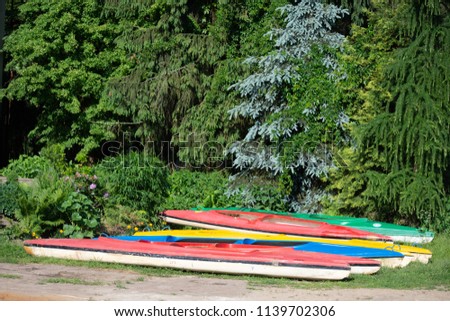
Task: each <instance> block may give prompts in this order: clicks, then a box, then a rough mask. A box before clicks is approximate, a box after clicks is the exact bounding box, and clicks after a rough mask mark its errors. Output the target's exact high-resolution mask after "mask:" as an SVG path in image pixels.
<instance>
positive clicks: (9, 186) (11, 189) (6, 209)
mask: <svg viewBox="0 0 450 321" xmlns="http://www.w3.org/2000/svg"><path fill="white" fill-rule="evenodd" d="M19 188H20V187H19V184H18V183H17V182H16V181H8V182H6V183H5V184H0V213H3V214H4V215H6V216H7V217H12V216H13V215H14V211H15V210H16V209H17V194H18V192H19Z"/></svg>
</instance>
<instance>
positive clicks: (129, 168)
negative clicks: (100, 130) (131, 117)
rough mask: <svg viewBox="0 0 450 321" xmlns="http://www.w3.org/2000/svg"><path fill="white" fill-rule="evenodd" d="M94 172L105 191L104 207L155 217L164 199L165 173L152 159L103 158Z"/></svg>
mask: <svg viewBox="0 0 450 321" xmlns="http://www.w3.org/2000/svg"><path fill="white" fill-rule="evenodd" d="M95 172H96V173H97V175H98V176H99V178H100V179H99V182H100V183H101V184H103V186H105V188H106V190H107V191H108V194H109V195H108V196H109V200H108V204H107V206H108V207H114V206H117V205H122V206H125V207H128V208H130V209H131V210H135V211H139V210H142V211H145V212H147V213H148V215H149V219H150V217H153V216H155V215H157V214H158V213H159V212H160V210H161V205H162V203H163V201H164V199H165V198H166V197H167V193H168V189H169V184H168V181H167V178H168V173H169V172H168V170H167V168H166V167H164V165H163V164H162V163H161V162H160V161H159V160H158V159H156V158H154V157H152V156H149V155H146V154H144V153H137V152H132V153H130V154H128V155H124V156H119V157H114V158H107V159H105V160H103V161H102V162H101V163H100V164H98V165H97V166H96V168H95Z"/></svg>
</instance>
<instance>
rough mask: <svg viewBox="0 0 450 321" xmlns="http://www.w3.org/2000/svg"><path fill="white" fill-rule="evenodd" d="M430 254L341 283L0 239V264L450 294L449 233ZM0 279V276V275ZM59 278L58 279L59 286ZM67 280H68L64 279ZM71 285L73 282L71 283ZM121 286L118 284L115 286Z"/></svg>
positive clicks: (438, 238) (264, 284)
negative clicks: (46, 250) (59, 254)
mask: <svg viewBox="0 0 450 321" xmlns="http://www.w3.org/2000/svg"><path fill="white" fill-rule="evenodd" d="M424 247H426V248H428V249H430V250H431V251H432V252H433V258H432V260H431V262H430V263H429V264H426V265H425V264H421V263H417V262H413V263H411V264H409V265H408V266H407V267H405V268H403V269H388V268H382V269H381V270H380V271H379V272H378V273H377V274H375V275H354V276H352V277H351V278H349V279H348V280H345V281H338V282H336V281H299V280H292V279H282V278H270V277H259V276H248V275H247V276H245V275H244V276H237V275H225V274H212V273H194V272H186V271H179V270H175V269H166V268H152V267H142V266H131V265H122V264H112V263H102V262H83V261H71V260H60V259H52V258H38V257H33V256H30V255H28V254H26V253H25V251H24V250H23V248H22V246H21V242H18V241H12V242H11V241H5V240H0V262H3V263H13V264H26V263H39V264H62V265H67V266H81V267H86V268H105V269H115V270H128V271H134V272H137V273H140V274H141V275H142V278H140V279H142V280H143V278H144V277H145V276H151V277H154V276H157V277H173V276H180V275H198V276H200V277H206V278H211V277H220V278H222V279H225V280H226V279H238V280H246V281H248V283H249V286H250V287H253V288H254V287H294V288H305V289H332V288H349V289H350V288H389V289H438V290H443V291H450V234H445V235H438V236H436V237H435V239H434V240H433V242H432V243H430V244H426V245H424ZM0 277H2V276H1V275H0ZM62 281H64V280H62V279H60V280H59V282H60V283H62ZM66 281H70V280H66ZM74 282H75V281H74ZM121 286H124V285H123V284H119V285H118V287H121Z"/></svg>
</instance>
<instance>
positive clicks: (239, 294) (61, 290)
mask: <svg viewBox="0 0 450 321" xmlns="http://www.w3.org/2000/svg"><path fill="white" fill-rule="evenodd" d="M68 281H73V282H69V283H68ZM293 282H295V281H294V280H293ZM0 300H3V301H44V300H50V301H65V300H69V301H87V300H89V301H223V300H232V301H236V300H239V301H242V300H246V301H330V300H331V301H358V300H375V301H449V300H450V292H449V291H438V290H390V289H331V290H305V289H298V288H291V287H270V286H264V287H259V286H258V287H255V286H254V285H249V283H248V282H247V281H245V280H233V279H231V280H230V279H221V278H214V277H208V278H204V277H200V276H192V275H188V276H176V277H150V276H143V275H141V274H139V273H136V272H131V271H125V270H123V271H122V270H109V269H92V268H86V267H68V266H62V265H48V264H26V265H18V264H5V263H0Z"/></svg>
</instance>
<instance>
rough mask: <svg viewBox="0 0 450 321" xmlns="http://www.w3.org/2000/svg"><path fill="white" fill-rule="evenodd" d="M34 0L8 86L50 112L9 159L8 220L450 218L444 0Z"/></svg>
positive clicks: (54, 228) (74, 223)
mask: <svg viewBox="0 0 450 321" xmlns="http://www.w3.org/2000/svg"><path fill="white" fill-rule="evenodd" d="M22 2H23V4H22V3H21V2H20V4H21V5H20V6H19V5H18V4H19V2H17V3H15V7H14V6H12V2H11V3H10V2H8V8H9V9H8V10H10V11H11V12H13V11H14V12H16V11H17V12H18V15H17V18H16V19H8V20H7V24H8V25H7V28H6V30H7V31H8V35H7V37H6V38H5V43H4V48H3V49H4V52H5V58H6V69H7V70H8V72H9V79H6V85H5V88H3V89H0V99H5V100H6V99H7V100H9V101H12V102H14V101H16V102H17V101H20V102H21V103H22V104H23V105H26V106H27V108H29V110H30V111H31V110H33V111H34V112H36V113H37V114H38V119H37V125H36V127H35V128H34V129H33V130H31V131H30V132H29V138H30V139H31V140H30V141H28V142H27V144H30V150H32V151H34V153H33V154H31V155H28V156H27V155H21V156H20V158H18V159H16V160H11V161H10V164H9V166H8V167H6V168H5V169H2V175H7V176H10V177H11V179H12V181H11V182H9V183H8V184H7V185H2V186H1V187H0V208H4V209H5V210H6V211H7V212H8V213H9V214H8V215H9V216H10V219H11V220H12V222H14V229H15V230H13V229H12V228H11V229H9V231H10V232H11V234H14V235H16V236H21V237H24V236H26V235H28V236H31V233H35V234H36V235H59V234H64V235H66V236H73V237H79V236H83V235H92V234H93V233H100V232H102V231H103V232H105V231H106V232H108V231H109V232H114V231H120V232H127V228H128V229H129V227H131V228H134V227H135V226H139V228H141V227H143V226H145V225H147V226H149V225H150V224H152V225H154V226H153V227H154V228H157V227H161V226H160V222H159V220H158V218H157V214H158V212H159V211H160V210H162V209H164V208H188V207H197V206H206V207H208V206H251V207H261V208H266V209H273V210H292V209H295V210H302V211H319V210H322V211H326V212H330V213H334V214H341V213H342V214H347V215H348V214H350V215H356V216H370V217H377V218H378V219H383V220H387V221H395V222H402V223H405V224H409V225H415V226H422V227H427V228H431V229H433V230H435V231H443V230H446V229H448V228H450V195H449V193H450V176H449V173H450V159H449V157H450V156H449V155H450V150H449V149H450V122H449V120H450V108H449V103H450V93H449V88H450V84H449V81H450V80H449V77H448V75H449V74H450V70H449V68H450V64H448V57H449V55H450V30H449V29H450V18H449V2H448V1H447V0H420V1H413V0H394V1H392V0H372V1H366V0H342V1H337V0H327V1H325V0H324V1H320V0H276V1H270V0H243V1H239V0H220V1H212V0H200V1H193V0H178V1H174V0H104V1H100V0H59V1H56V0H55V1H51V0H27V1H22ZM5 75H6V74H5ZM11 106H13V105H11ZM30 114H31V113H30ZM1 126H2V125H1V124H0V127H1ZM135 151H139V153H136V152H135ZM118 155H121V156H118ZM144 155H145V156H144ZM150 155H151V156H150ZM156 158H160V160H159V161H158V160H157V159H156ZM17 176H19V177H28V178H36V181H35V184H33V185H31V186H23V185H19V184H17V183H16V182H14V177H17ZM105 195H106V197H105ZM59 230H61V231H62V232H61V233H60V231H59ZM128 232H129V231H128Z"/></svg>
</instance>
